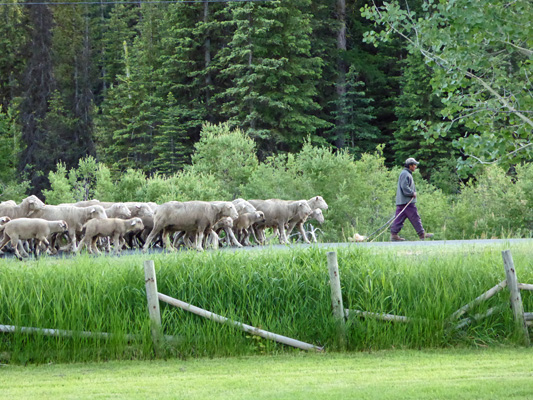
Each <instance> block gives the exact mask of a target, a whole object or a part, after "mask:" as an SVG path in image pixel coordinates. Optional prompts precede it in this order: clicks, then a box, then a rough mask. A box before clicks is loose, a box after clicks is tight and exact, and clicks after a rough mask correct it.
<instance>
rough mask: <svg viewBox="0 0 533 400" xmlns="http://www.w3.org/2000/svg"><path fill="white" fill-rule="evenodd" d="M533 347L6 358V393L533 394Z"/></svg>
mask: <svg viewBox="0 0 533 400" xmlns="http://www.w3.org/2000/svg"><path fill="white" fill-rule="evenodd" d="M532 361H533V349H531V348H529V349H525V348H496V349H494V348H492V349H477V350H475V349H469V350H465V349H450V350H425V351H415V350H390V351H380V352H373V353H351V354H338V353H335V354H307V353H303V352H302V353H295V354H293V355H279V356H254V357H246V358H223V359H222V358H221V359H190V360H187V361H182V360H175V359H172V360H167V361H153V362H149V361H143V362H140V361H139V362H138V361H129V362H124V361H121V362H108V363H90V364H62V365H41V366H27V367H22V366H3V367H0V388H1V394H2V398H4V399H80V398H90V399H95V398H96V399H98V398H113V399H118V398H120V399H305V400H311V399H380V400H385V399H394V400H399V399H447V400H448V399H453V400H456V399H469V400H470V399H484V400H486V399H500V398H501V399H533V362H532Z"/></svg>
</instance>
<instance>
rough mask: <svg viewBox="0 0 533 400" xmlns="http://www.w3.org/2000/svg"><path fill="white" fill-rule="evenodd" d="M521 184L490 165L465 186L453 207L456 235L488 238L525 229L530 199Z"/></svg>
mask: <svg viewBox="0 0 533 400" xmlns="http://www.w3.org/2000/svg"><path fill="white" fill-rule="evenodd" d="M524 200H525V195H524V193H523V190H522V188H521V187H520V186H518V185H515V184H513V181H512V180H511V178H510V177H509V176H508V175H507V174H506V173H505V171H504V170H503V169H502V168H500V167H498V166H496V165H491V166H488V167H486V168H485V169H484V170H483V171H482V173H481V174H480V175H479V176H478V179H477V181H476V182H471V183H469V184H467V185H463V186H462V190H461V194H460V196H458V197H457V201H456V202H455V204H454V206H453V209H452V216H451V218H450V225H449V230H450V233H451V235H452V237H455V238H457V237H463V238H487V237H502V236H509V235H511V234H518V233H519V232H523V231H524V228H525V226H524V215H527V214H528V212H529V211H528V209H527V201H524Z"/></svg>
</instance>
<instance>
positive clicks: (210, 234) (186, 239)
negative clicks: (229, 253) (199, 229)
mask: <svg viewBox="0 0 533 400" xmlns="http://www.w3.org/2000/svg"><path fill="white" fill-rule="evenodd" d="M232 227H233V219H232V218H231V217H222V218H221V219H219V220H218V221H217V222H216V223H215V225H213V228H210V229H208V231H207V232H204V233H205V240H204V243H203V247H204V249H205V248H207V246H209V245H211V246H212V247H213V248H214V249H218V244H219V237H218V234H217V231H219V230H221V229H225V228H232ZM180 239H183V244H185V245H186V246H187V247H191V248H192V247H193V243H192V240H191V234H190V232H183V231H181V232H179V233H178V234H177V235H176V236H175V237H174V242H173V246H174V247H177V244H178V242H179V240H180ZM193 239H194V238H193ZM241 247H242V246H241Z"/></svg>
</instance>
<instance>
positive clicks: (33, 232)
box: [0, 218, 68, 260]
mask: <svg viewBox="0 0 533 400" xmlns="http://www.w3.org/2000/svg"><path fill="white" fill-rule="evenodd" d="M0 229H2V230H3V231H4V239H3V240H2V242H1V243H0V250H1V249H2V248H3V247H4V246H5V245H6V244H7V243H8V242H9V241H11V246H12V247H13V249H14V250H15V255H16V256H17V258H18V259H19V260H22V256H21V255H20V253H19V250H18V243H19V240H29V239H35V256H36V257H38V256H39V248H40V245H41V243H44V244H45V245H46V246H48V245H49V244H50V243H49V242H48V239H47V237H48V236H50V235H51V234H53V233H61V232H65V231H67V230H68V225H67V223H66V222H65V221H63V220H59V221H47V220H44V219H40V218H17V219H14V220H12V221H9V222H7V223H6V224H5V225H3V226H2V227H1V228H0Z"/></svg>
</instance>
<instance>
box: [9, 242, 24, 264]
mask: <svg viewBox="0 0 533 400" xmlns="http://www.w3.org/2000/svg"><path fill="white" fill-rule="evenodd" d="M18 242H19V238H18V237H16V236H13V237H12V238H11V247H13V249H14V250H15V256H16V257H17V258H18V259H19V260H22V256H21V255H20V253H19V247H18Z"/></svg>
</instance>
